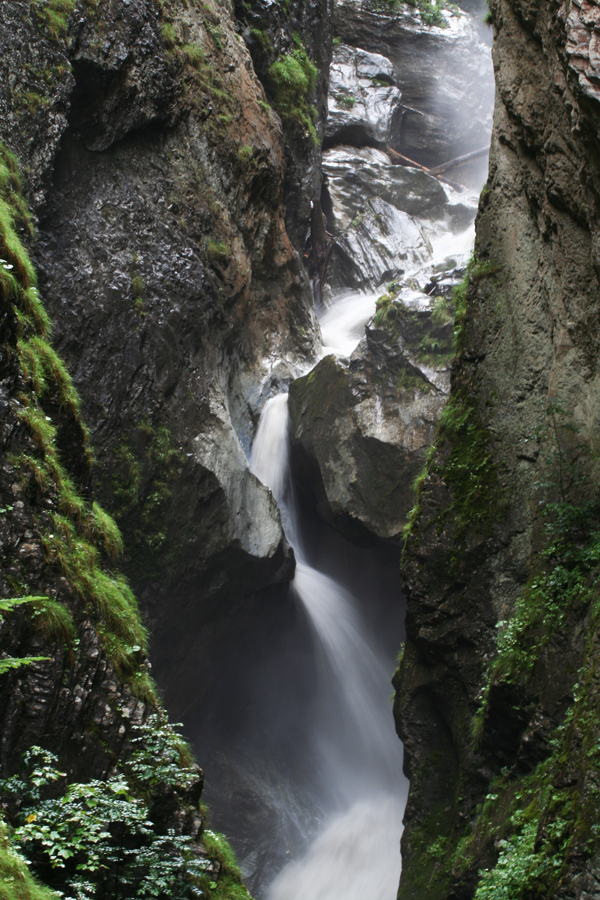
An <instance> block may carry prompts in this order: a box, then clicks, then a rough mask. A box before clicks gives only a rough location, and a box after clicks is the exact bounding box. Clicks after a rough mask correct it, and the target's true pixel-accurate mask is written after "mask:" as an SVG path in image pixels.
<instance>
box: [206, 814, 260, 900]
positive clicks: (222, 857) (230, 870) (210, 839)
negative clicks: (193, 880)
mask: <svg viewBox="0 0 600 900" xmlns="http://www.w3.org/2000/svg"><path fill="white" fill-rule="evenodd" d="M202 843H203V844H204V846H205V847H206V849H207V851H208V853H209V856H210V857H211V858H212V859H216V860H217V861H218V862H219V863H220V864H221V868H220V871H219V874H218V876H217V878H216V880H215V881H213V880H212V877H210V876H204V878H201V879H200V881H199V886H200V888H201V889H202V890H203V891H205V892H206V894H207V895H208V896H209V897H210V898H212V900H249V897H250V894H249V893H248V891H247V890H246V888H245V887H244V885H243V882H242V875H241V872H240V868H239V866H238V863H237V860H236V858H235V854H234V852H233V850H232V848H231V846H230V845H229V843H228V842H227V840H226V839H225V838H224V837H223V835H221V834H217V833H216V832H214V831H209V830H205V831H203V832H202Z"/></svg>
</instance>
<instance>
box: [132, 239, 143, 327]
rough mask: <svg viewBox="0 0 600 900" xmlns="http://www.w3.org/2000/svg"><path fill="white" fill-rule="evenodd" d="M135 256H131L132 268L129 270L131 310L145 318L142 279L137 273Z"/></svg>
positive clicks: (137, 261) (136, 258)
mask: <svg viewBox="0 0 600 900" xmlns="http://www.w3.org/2000/svg"><path fill="white" fill-rule="evenodd" d="M138 263H139V260H138V257H137V254H135V253H134V254H133V266H132V269H131V292H132V294H133V308H134V310H135V311H136V313H137V314H138V316H145V315H146V310H145V307H144V288H145V285H144V279H143V278H142V276H141V275H140V273H139V269H138Z"/></svg>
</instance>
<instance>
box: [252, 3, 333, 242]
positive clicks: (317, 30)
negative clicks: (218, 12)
mask: <svg viewBox="0 0 600 900" xmlns="http://www.w3.org/2000/svg"><path fill="white" fill-rule="evenodd" d="M235 16H236V18H237V20H238V22H239V23H240V26H241V34H242V36H243V38H244V41H245V42H246V45H247V47H248V49H249V51H250V53H251V56H252V61H253V64H254V69H255V71H256V74H257V76H258V78H259V79H260V81H261V83H262V84H263V86H264V88H265V91H266V94H267V99H268V100H269V102H270V103H271V104H272V105H273V107H274V108H275V109H276V110H277V112H278V113H279V115H280V116H281V122H282V127H283V133H284V144H283V150H284V154H285V167H284V183H283V202H284V207H285V209H284V216H285V225H286V230H287V233H288V234H289V236H290V238H291V240H292V242H293V244H294V245H295V246H296V247H298V248H300V249H304V245H305V242H306V239H307V236H308V227H309V224H311V226H312V231H313V235H312V238H313V247H315V245H316V244H317V243H318V235H317V234H316V233H315V232H316V231H320V229H319V225H320V222H319V218H318V217H319V215H320V214H319V210H318V205H319V193H320V190H321V141H322V139H323V133H324V128H325V121H326V119H327V89H328V85H329V63H330V61H331V50H332V39H333V22H332V9H331V5H330V3H329V2H328V0H290V2H289V3H286V4H279V3H272V2H270V0H252V2H245V0H236V2H235Z"/></svg>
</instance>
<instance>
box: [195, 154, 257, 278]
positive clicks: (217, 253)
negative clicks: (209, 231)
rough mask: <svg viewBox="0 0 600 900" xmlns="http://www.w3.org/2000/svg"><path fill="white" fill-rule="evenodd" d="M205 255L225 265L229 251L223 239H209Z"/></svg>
mask: <svg viewBox="0 0 600 900" xmlns="http://www.w3.org/2000/svg"><path fill="white" fill-rule="evenodd" d="M250 149H252V148H250ZM206 255H207V256H208V258H209V259H210V260H211V261H212V262H216V263H218V264H219V265H220V266H227V265H228V264H229V259H230V256H231V251H230V250H229V247H228V246H227V244H226V243H225V241H209V242H208V243H207V245H206Z"/></svg>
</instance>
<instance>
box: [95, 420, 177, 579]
mask: <svg viewBox="0 0 600 900" xmlns="http://www.w3.org/2000/svg"><path fill="white" fill-rule="evenodd" d="M131 443H132V442H131V441H130V440H128V439H127V438H126V437H123V438H122V439H121V440H120V441H119V443H118V444H117V446H116V447H115V448H114V451H113V452H114V455H115V457H116V458H117V459H118V460H119V461H120V467H119V468H120V471H119V472H118V473H115V475H114V476H113V483H112V492H113V496H114V498H115V501H116V503H117V507H116V510H115V515H116V517H117V518H118V519H119V521H122V522H123V523H124V525H125V526H126V528H127V532H128V534H129V535H130V540H131V544H132V548H131V549H132V550H133V551H134V552H135V554H136V556H137V555H139V554H140V552H141V554H142V556H143V557H144V558H146V557H147V556H148V554H151V556H152V557H153V558H154V561H155V562H156V556H155V554H156V552H157V551H158V550H160V549H162V548H163V546H164V544H165V541H166V538H167V532H166V517H167V514H168V508H169V503H170V500H171V495H172V492H171V487H172V484H173V482H174V481H175V479H176V478H177V477H178V476H179V474H180V472H181V468H182V464H183V459H182V454H181V452H180V450H179V448H178V447H177V446H176V445H175V444H174V443H173V439H172V437H171V433H170V431H169V429H168V428H167V427H166V426H164V425H161V426H158V427H157V428H154V427H152V426H151V425H150V424H149V422H148V421H147V420H145V419H144V420H142V421H141V422H140V423H139V424H138V425H137V426H136V428H135V432H134V435H133V443H134V444H135V447H136V450H135V452H134V450H133V449H132V446H131Z"/></svg>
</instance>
